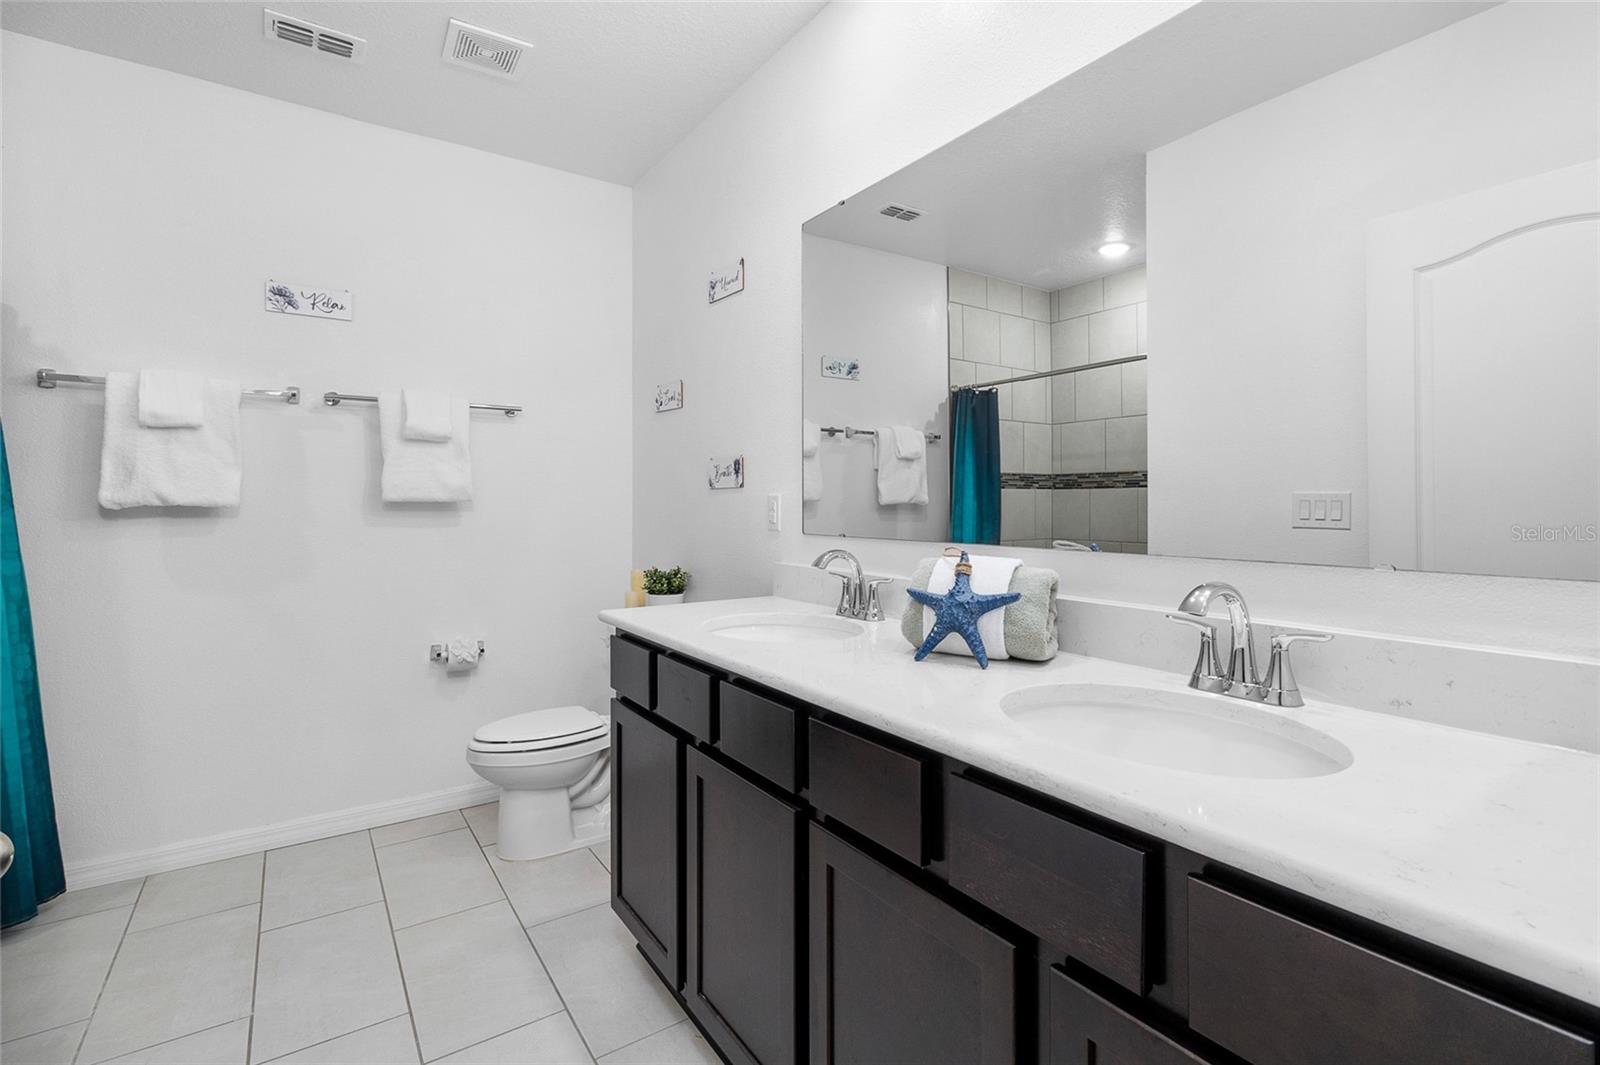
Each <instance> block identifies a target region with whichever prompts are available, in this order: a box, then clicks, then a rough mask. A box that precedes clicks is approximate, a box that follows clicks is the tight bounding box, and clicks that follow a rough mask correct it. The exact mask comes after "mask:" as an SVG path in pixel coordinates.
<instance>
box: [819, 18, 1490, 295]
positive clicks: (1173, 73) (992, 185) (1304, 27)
mask: <svg viewBox="0 0 1600 1065" xmlns="http://www.w3.org/2000/svg"><path fill="white" fill-rule="evenodd" d="M1493 6H1495V5H1494V4H1492V3H1449V2H1435V0H1423V2H1389V0H1385V2H1379V3H1356V2H1349V3H1228V2H1218V0H1210V2H1207V3H1202V4H1197V5H1195V6H1194V7H1191V8H1189V9H1188V10H1186V11H1184V12H1183V13H1181V14H1179V15H1177V16H1175V17H1174V18H1172V19H1170V20H1168V21H1167V22H1164V23H1162V24H1161V25H1160V26H1157V27H1156V28H1155V29H1153V30H1151V31H1150V32H1149V33H1146V34H1144V35H1143V36H1141V37H1138V38H1136V39H1135V40H1133V41H1131V42H1130V43H1128V44H1126V45H1124V46H1123V47H1122V48H1119V49H1117V50H1116V51H1115V52H1112V53H1111V54H1110V55H1107V56H1106V57H1105V58H1103V59H1101V60H1099V61H1097V62H1095V63H1093V64H1091V65H1090V66H1087V67H1085V68H1084V69H1082V70H1080V71H1078V72H1077V73H1074V74H1072V75H1070V76H1068V77H1067V78H1065V79H1063V80H1062V81H1059V82H1057V83H1056V84H1055V85H1053V86H1051V87H1050V88H1048V89H1046V90H1044V91H1043V92H1041V93H1039V94H1038V95H1037V96H1034V97H1033V98H1032V99H1029V100H1026V101H1024V102H1023V103H1021V104H1019V105H1018V106H1016V107H1015V108H1013V109H1012V110H1010V111H1007V112H1006V113H1005V114H1003V115H1000V116H999V117H997V118H994V119H992V120H991V121H989V122H986V123H984V124H983V125H982V126H979V127H978V128H977V129H975V130H973V131H972V132H971V133H968V134H966V135H965V136H963V137H960V138H958V139H957V140H955V141H952V142H951V143H949V144H947V145H945V146H944V147H943V148H940V149H938V150H936V151H934V152H932V153H931V154H929V155H927V156H924V157H923V158H922V159H919V160H918V161H917V162H915V163H912V164H911V165H910V166H908V167H906V168H905V169H903V170H901V171H899V172H897V173H895V174H892V175H890V176H889V177H887V178H885V179H883V180H882V181H880V182H878V183H877V184H876V185H873V186H871V187H870V188H867V189H864V190H863V191H861V192H859V193H856V194H855V195H853V196H851V197H849V198H848V199H847V200H845V201H844V202H842V203H841V204H840V205H839V206H837V207H835V208H833V209H832V210H830V211H826V212H824V213H823V214H820V215H818V216H817V217H816V218H813V219H812V220H811V221H810V222H807V223H806V226H805V231H806V232H807V233H813V234H816V235H818V236H823V237H831V238H833V239H835V240H842V241H846V242H849V243H851V244H862V245H866V246H868V247H872V248H878V249H880V250H883V251H889V252H895V253H897V254H900V255H908V256H910V257H912V258H914V259H922V260H925V261H927V262H935V263H942V264H945V265H950V266H958V267H962V268H964V269H967V270H973V271H976V272H978V273H983V274H990V275H993V276H997V277H1004V278H1008V279H1010V280H1013V281H1020V282H1022V283H1024V284H1028V285H1033V286H1036V287H1039V288H1045V289H1055V288H1060V287H1062V286H1065V285H1071V284H1075V283H1076V282H1078V281H1083V280H1086V279H1088V278H1093V277H1099V276H1100V275H1102V274H1105V273H1108V272H1110V271H1112V270H1117V269H1124V268H1126V267H1129V266H1132V265H1134V264H1137V263H1140V262H1143V261H1144V254H1145V201H1144V173H1145V169H1144V167H1145V163H1144V157H1145V153H1147V152H1149V151H1150V150H1151V149H1152V148H1157V147H1160V146H1161V145H1163V144H1167V143H1170V142H1171V141H1174V140H1177V139H1178V138H1179V137H1182V136H1185V135H1186V134H1189V133H1192V132H1194V131H1195V130H1198V129H1201V128H1203V127H1205V126H1208V125H1210V124H1211V123H1213V122H1216V121H1218V120H1220V119H1222V118H1226V117H1227V116H1228V115H1231V114H1234V113H1235V112H1238V111H1241V110H1243V109H1245V108H1247V107H1253V106H1254V105H1256V104H1258V103H1261V102H1263V101H1265V100H1270V99H1272V98H1273V97H1274V96H1279V95H1282V94H1283V93H1285V92H1288V91H1289V90H1291V89H1294V88H1297V87H1299V86H1301V85H1305V84H1307V83H1309V82H1312V81H1315V80H1317V79H1318V78H1321V77H1324V76H1326V75H1328V74H1331V73H1333V72H1334V71H1337V70H1341V69H1343V68H1345V67H1347V66H1350V65H1351V64H1353V63H1358V62H1360V61H1361V60H1363V59H1368V58H1370V57H1372V56H1375V55H1377V54H1379V53H1380V52H1385V51H1388V50H1389V49H1391V48H1395V47H1398V46H1399V45H1401V44H1404V43H1405V42H1407V41H1410V40H1414V39H1416V38H1418V37H1421V36H1423V35H1425V34H1428V33H1432V32H1434V31H1435V30H1438V29H1442V28H1443V27H1445V26H1447V25H1449V24H1450V23H1452V22H1456V21H1458V20H1459V19H1463V18H1466V17H1469V16H1471V15H1474V14H1477V13H1478V12H1480V11H1483V10H1486V9H1488V8H1490V7H1493ZM889 203H897V204H902V205H904V206H907V207H912V208H916V209H917V210H920V211H922V212H923V216H922V217H921V218H920V219H918V220H917V221H915V222H901V221H897V220H895V219H892V218H886V217H884V216H883V215H881V214H880V213H879V211H880V210H881V209H882V208H883V207H884V206H885V205H887V204H889ZM1113 234H1115V235H1119V236H1122V237H1123V238H1125V239H1127V240H1129V241H1131V242H1132V243H1133V245H1134V248H1133V251H1132V252H1131V253H1130V254H1129V255H1128V256H1126V257H1125V258H1123V259H1120V260H1107V259H1104V258H1102V257H1100V256H1099V255H1098V254H1096V252H1095V248H1096V247H1097V246H1098V245H1099V244H1100V243H1101V242H1102V241H1103V240H1104V239H1106V237H1108V236H1111V235H1113Z"/></svg>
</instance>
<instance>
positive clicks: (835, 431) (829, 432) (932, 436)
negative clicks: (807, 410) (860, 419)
mask: <svg viewBox="0 0 1600 1065" xmlns="http://www.w3.org/2000/svg"><path fill="white" fill-rule="evenodd" d="M819 431H820V432H821V433H822V435H823V436H838V435H839V434H840V433H843V434H844V438H845V439H846V440H851V439H854V438H855V437H858V436H877V435H878V430H876V429H856V428H854V427H853V426H849V425H847V426H845V427H844V428H843V429H841V428H839V427H838V426H837V425H824V426H823V427H822V428H821V429H820V430H819ZM922 435H923V436H925V437H927V438H928V443H930V444H931V443H934V442H935V441H937V440H941V439H943V437H941V436H940V435H939V434H938V433H923V434H922Z"/></svg>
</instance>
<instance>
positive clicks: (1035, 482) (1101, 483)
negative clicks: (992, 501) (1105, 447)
mask: <svg viewBox="0 0 1600 1065" xmlns="http://www.w3.org/2000/svg"><path fill="white" fill-rule="evenodd" d="M1149 485H1150V472H1149V471H1148V470H1113V471H1110V472H1106V473H1002V474H1001V475H1000V487H1001V488H1051V489H1057V488H1148V487H1149Z"/></svg>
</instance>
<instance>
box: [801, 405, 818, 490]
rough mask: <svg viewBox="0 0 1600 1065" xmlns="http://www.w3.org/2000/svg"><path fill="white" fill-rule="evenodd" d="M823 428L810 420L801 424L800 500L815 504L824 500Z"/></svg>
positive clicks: (802, 421)
mask: <svg viewBox="0 0 1600 1065" xmlns="http://www.w3.org/2000/svg"><path fill="white" fill-rule="evenodd" d="M821 451H822V427H821V426H819V425H818V424H817V423H816V422H814V421H812V420H811V419H810V418H803V419H801V422H800V499H801V501H802V502H805V503H814V502H816V501H817V500H819V499H821V498H822V453H821Z"/></svg>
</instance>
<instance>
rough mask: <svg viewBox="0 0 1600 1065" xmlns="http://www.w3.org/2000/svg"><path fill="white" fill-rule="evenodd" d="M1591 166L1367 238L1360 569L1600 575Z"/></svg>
mask: <svg viewBox="0 0 1600 1065" xmlns="http://www.w3.org/2000/svg"><path fill="white" fill-rule="evenodd" d="M1597 362H1600V167H1597V165H1596V164H1595V163H1594V162H1589V163H1583V164H1580V165H1578V166H1573V167H1567V168H1565V169H1562V170H1555V171H1551V172H1550V173H1548V174H1540V175H1538V176H1536V177H1531V178H1525V179H1523V180H1521V181H1515V182H1512V183H1510V184H1507V185H1499V186H1496V187H1494V188H1490V189H1483V190H1481V191H1479V192H1474V193H1470V194H1468V195H1466V196H1460V197H1456V198H1453V199H1450V200H1444V201H1441V202H1439V203H1435V204H1429V205H1428V206H1426V207H1421V208H1418V209H1416V210H1412V211H1406V212H1402V213H1400V214H1395V215H1390V216H1388V217H1385V218H1381V219H1378V220H1377V221H1375V222H1373V223H1372V224H1371V226H1370V227H1369V229H1368V234H1367V443H1368V453H1367V469H1368V489H1369V493H1368V495H1369V514H1368V517H1369V519H1370V524H1371V538H1370V544H1371V560H1372V562H1373V563H1374V564H1383V563H1390V564H1393V565H1395V566H1397V567H1399V568H1401V569H1421V570H1432V571H1436V572H1444V573H1485V574H1505V575H1511V576H1520V577H1561V578H1571V579H1584V580H1595V579H1597V578H1600V542H1597V540H1596V536H1595V526H1596V523H1597V522H1600V429H1597V427H1596V426H1597V422H1600V376H1597V371H1596V366H1597Z"/></svg>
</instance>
